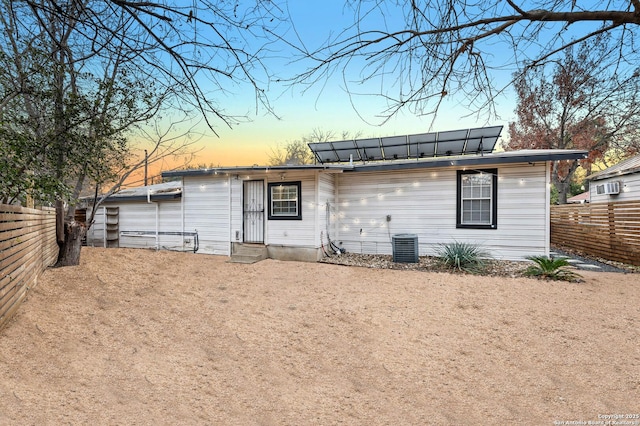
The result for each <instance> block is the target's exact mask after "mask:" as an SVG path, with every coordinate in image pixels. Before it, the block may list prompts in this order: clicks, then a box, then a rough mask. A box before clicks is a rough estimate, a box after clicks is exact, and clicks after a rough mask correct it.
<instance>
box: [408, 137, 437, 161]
mask: <svg viewBox="0 0 640 426" xmlns="http://www.w3.org/2000/svg"><path fill="white" fill-rule="evenodd" d="M437 136H438V134H437V133H420V134H418V135H409V157H411V158H423V157H433V156H435V155H436V154H435V148H436V144H435V141H436V137H437Z"/></svg>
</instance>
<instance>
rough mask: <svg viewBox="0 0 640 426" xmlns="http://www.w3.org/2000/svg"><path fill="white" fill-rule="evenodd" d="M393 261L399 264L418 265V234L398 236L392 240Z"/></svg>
mask: <svg viewBox="0 0 640 426" xmlns="http://www.w3.org/2000/svg"><path fill="white" fill-rule="evenodd" d="M391 243H392V246H393V261H394V262H398V263H418V254H419V253H418V251H419V250H418V236H417V235H416V234H396V235H394V236H393V237H392V238H391Z"/></svg>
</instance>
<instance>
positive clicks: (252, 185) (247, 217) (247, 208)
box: [243, 180, 264, 243]
mask: <svg viewBox="0 0 640 426" xmlns="http://www.w3.org/2000/svg"><path fill="white" fill-rule="evenodd" d="M243 186H244V187H243V221H244V232H243V234H244V242H245V243H264V181H262V180H247V181H244V184H243Z"/></svg>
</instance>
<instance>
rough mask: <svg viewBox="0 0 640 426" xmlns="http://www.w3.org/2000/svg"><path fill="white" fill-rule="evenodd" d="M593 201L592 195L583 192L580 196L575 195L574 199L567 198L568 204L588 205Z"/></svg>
mask: <svg viewBox="0 0 640 426" xmlns="http://www.w3.org/2000/svg"><path fill="white" fill-rule="evenodd" d="M590 199H591V194H590V192H589V191H585V192H581V193H580V194H578V195H574V196H573V197H569V198H567V204H585V203H588V202H589V200H590Z"/></svg>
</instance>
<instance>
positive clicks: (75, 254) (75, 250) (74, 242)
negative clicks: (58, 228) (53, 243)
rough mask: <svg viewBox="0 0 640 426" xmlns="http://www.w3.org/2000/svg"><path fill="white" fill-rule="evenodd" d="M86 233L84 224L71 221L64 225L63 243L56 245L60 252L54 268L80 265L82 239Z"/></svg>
mask: <svg viewBox="0 0 640 426" xmlns="http://www.w3.org/2000/svg"><path fill="white" fill-rule="evenodd" d="M86 232H87V228H86V226H85V224H84V223H82V222H76V221H75V220H71V221H69V222H65V224H64V241H63V242H62V243H58V246H59V247H60V252H59V253H58V261H57V262H56V264H55V267H56V268H59V267H61V266H77V265H79V264H80V250H81V249H82V238H83V237H84V235H85V233H86Z"/></svg>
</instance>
